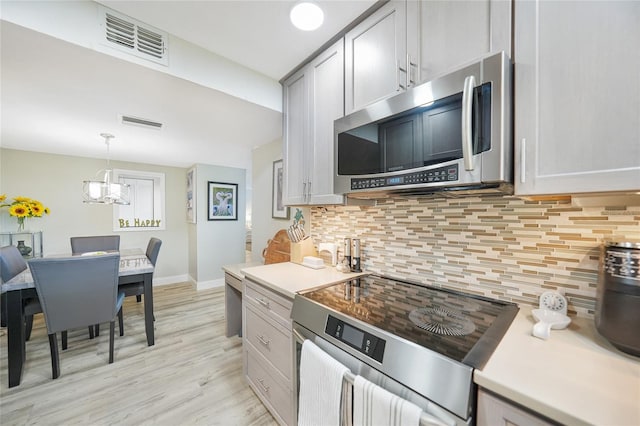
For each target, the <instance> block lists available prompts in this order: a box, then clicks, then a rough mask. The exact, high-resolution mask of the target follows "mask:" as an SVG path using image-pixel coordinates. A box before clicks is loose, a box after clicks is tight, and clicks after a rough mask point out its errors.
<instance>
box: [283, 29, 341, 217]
mask: <svg viewBox="0 0 640 426" xmlns="http://www.w3.org/2000/svg"><path fill="white" fill-rule="evenodd" d="M284 102H285V104H284V111H285V122H284V126H285V129H284V135H285V137H284V173H285V179H284V180H285V186H284V202H285V204H288V205H303V204H342V203H343V202H344V197H343V196H342V195H334V193H333V174H334V171H333V158H334V155H333V121H334V120H336V119H338V118H340V117H342V116H343V115H344V41H343V40H342V39H341V40H339V41H338V42H337V43H335V44H334V45H332V46H331V47H330V48H329V49H327V50H325V51H324V52H323V53H321V54H320V55H318V56H317V57H316V58H314V59H313V60H312V61H311V62H310V63H309V64H308V65H306V66H305V67H304V68H303V69H302V70H300V71H298V72H297V73H296V74H294V75H293V76H291V77H290V78H289V79H287V81H286V82H285V83H284Z"/></svg>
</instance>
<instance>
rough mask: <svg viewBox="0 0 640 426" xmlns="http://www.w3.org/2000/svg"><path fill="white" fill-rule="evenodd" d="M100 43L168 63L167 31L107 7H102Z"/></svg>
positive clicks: (161, 62) (140, 56) (144, 57)
mask: <svg viewBox="0 0 640 426" xmlns="http://www.w3.org/2000/svg"><path fill="white" fill-rule="evenodd" d="M99 17H100V18H99V19H100V43H101V44H102V45H106V46H109V47H112V48H114V49H117V50H119V51H121V52H126V53H129V54H131V55H134V56H137V57H139V58H143V59H147V60H150V61H153V62H157V63H159V64H163V65H168V60H169V58H168V55H167V50H168V49H167V44H168V43H167V36H168V35H167V33H165V32H162V31H159V30H157V29H155V28H153V27H151V26H149V25H146V24H144V23H142V22H139V21H136V20H135V19H133V18H130V17H128V16H126V15H123V14H121V13H117V12H115V11H113V10H110V9H107V8H106V7H101V8H100V14H99Z"/></svg>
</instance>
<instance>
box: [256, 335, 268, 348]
mask: <svg viewBox="0 0 640 426" xmlns="http://www.w3.org/2000/svg"><path fill="white" fill-rule="evenodd" d="M258 340H260V343H262V344H263V345H265V346H266V347H269V343H271V340H269V339H265V338H264V336H262V335H261V334H258Z"/></svg>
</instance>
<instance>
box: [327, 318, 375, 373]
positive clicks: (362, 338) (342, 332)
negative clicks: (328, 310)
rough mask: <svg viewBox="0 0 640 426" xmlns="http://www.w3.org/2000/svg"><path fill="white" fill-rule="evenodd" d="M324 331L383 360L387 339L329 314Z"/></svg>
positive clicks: (368, 354)
mask: <svg viewBox="0 0 640 426" xmlns="http://www.w3.org/2000/svg"><path fill="white" fill-rule="evenodd" d="M324 332H325V333H326V334H328V335H329V336H331V337H334V338H336V339H338V340H340V341H341V342H344V343H346V344H347V345H349V346H351V347H352V348H354V349H356V350H358V351H360V352H362V353H363V354H365V355H367V356H368V357H370V358H373V359H375V360H376V361H378V362H382V358H383V356H384V346H385V344H386V341H385V340H384V339H381V338H379V337H377V336H374V335H373V334H370V333H367V332H366V331H362V330H360V329H358V328H356V327H354V326H352V325H350V324H347V323H346V322H344V321H342V320H339V319H338V318H335V317H334V316H331V315H329V316H328V317H327V325H326V327H325V329H324Z"/></svg>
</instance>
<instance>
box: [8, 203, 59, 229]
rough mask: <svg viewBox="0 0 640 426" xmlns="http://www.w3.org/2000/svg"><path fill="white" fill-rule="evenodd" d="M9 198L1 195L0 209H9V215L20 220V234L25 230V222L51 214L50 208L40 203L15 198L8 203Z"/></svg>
mask: <svg viewBox="0 0 640 426" xmlns="http://www.w3.org/2000/svg"><path fill="white" fill-rule="evenodd" d="M6 200H7V196H6V195H4V194H1V195H0V207H8V208H9V215H10V216H13V217H16V218H18V232H22V231H23V230H24V220H25V219H26V218H30V217H42V215H43V214H49V213H50V210H49V207H45V206H44V205H43V204H42V203H41V202H40V201H38V200H34V199H32V198H27V197H15V198H14V199H13V202H11V203H7V202H6Z"/></svg>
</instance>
